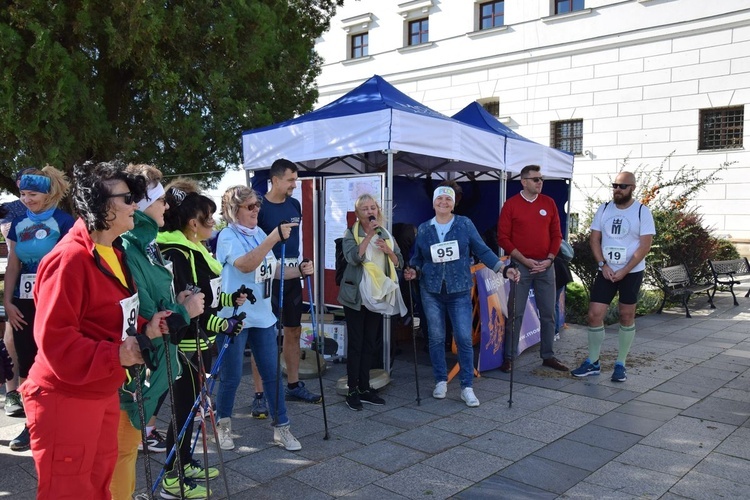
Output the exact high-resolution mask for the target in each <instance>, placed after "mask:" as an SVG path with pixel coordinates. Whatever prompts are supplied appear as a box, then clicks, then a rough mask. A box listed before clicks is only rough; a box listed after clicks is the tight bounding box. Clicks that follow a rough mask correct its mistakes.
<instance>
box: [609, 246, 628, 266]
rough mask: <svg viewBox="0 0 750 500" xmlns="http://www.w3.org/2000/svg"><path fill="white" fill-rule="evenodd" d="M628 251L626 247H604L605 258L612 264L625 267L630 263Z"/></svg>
mask: <svg viewBox="0 0 750 500" xmlns="http://www.w3.org/2000/svg"><path fill="white" fill-rule="evenodd" d="M627 253H628V249H627V248H625V247H604V258H605V259H607V262H609V263H610V264H617V265H623V264H627V263H628V255H627Z"/></svg>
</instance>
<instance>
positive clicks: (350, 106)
mask: <svg viewBox="0 0 750 500" xmlns="http://www.w3.org/2000/svg"><path fill="white" fill-rule="evenodd" d="M386 109H391V110H400V111H404V112H408V113H416V114H421V115H426V116H431V117H434V118H441V119H445V120H451V118H450V117H449V116H446V115H444V114H442V113H438V112H437V111H435V110H433V109H431V108H428V107H427V106H425V105H424V104H422V103H420V102H418V101H416V100H414V99H412V98H411V97H409V96H408V95H406V94H404V93H403V92H401V91H400V90H398V89H397V88H396V87H394V86H393V85H391V84H390V83H388V82H387V81H385V79H383V78H382V77H381V76H379V75H373V76H372V77H371V78H369V79H368V80H366V81H365V82H364V83H362V84H361V85H359V86H358V87H355V88H354V89H352V90H350V91H349V92H347V93H346V94H344V95H343V96H341V97H339V98H338V99H336V100H335V101H332V102H330V103H328V104H326V105H325V106H322V107H320V108H318V109H316V110H314V111H310V112H308V113H305V114H304V115H300V116H298V117H296V118H292V119H291V120H287V121H284V122H281V123H275V124H273V125H268V126H265V127H260V128H255V129H251V130H246V131H244V132H242V135H243V136H245V135H251V134H255V133H258V132H263V131H266V130H273V129H277V128H282V127H288V126H290V125H294V124H297V123H304V122H308V121H315V120H322V119H329V118H338V117H343V116H351V115H357V114H363V113H371V112H375V111H382V110H386Z"/></svg>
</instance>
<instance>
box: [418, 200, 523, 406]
mask: <svg viewBox="0 0 750 500" xmlns="http://www.w3.org/2000/svg"><path fill="white" fill-rule="evenodd" d="M455 201H456V194H455V191H454V190H453V189H452V188H450V187H447V186H440V187H438V188H437V189H435V192H434V194H433V197H432V206H433V208H434V209H435V217H434V218H432V219H430V220H428V221H426V222H423V223H422V224H421V225H420V226H419V229H418V231H417V241H416V243H415V246H414V256H413V257H412V259H411V265H412V267H413V268H411V269H407V270H405V271H404V278H405V279H407V280H410V279H414V278H417V277H419V283H420V291H421V293H422V308H423V310H424V313H425V315H426V316H427V317H428V318H429V319H430V321H429V324H428V329H429V332H428V333H429V335H428V336H429V349H430V360H431V361H432V373H433V376H434V377H435V382H436V385H435V390H434V391H433V392H432V397H434V398H436V399H444V398H445V396H446V393H447V391H448V371H447V367H446V363H445V348H444V345H445V313H446V312H447V313H448V315H449V316H450V320H451V324H452V325H453V337H454V339H455V341H456V345H457V347H458V364H459V366H460V371H459V379H460V381H461V399H462V400H463V401H464V402H465V403H466V405H467V406H470V407H474V406H479V400H478V399H477V397H476V396H475V395H474V389H473V388H472V383H473V380H474V349H473V347H472V345H471V332H472V325H471V309H472V304H471V287H472V286H473V281H472V277H471V254H474V255H476V256H477V257H478V258H479V260H480V261H481V262H482V263H483V264H484V265H486V266H487V267H489V268H490V269H492V270H493V271H495V272H498V271H499V270H500V269H502V268H503V264H502V263H501V262H500V259H499V258H498V256H497V255H495V254H494V253H493V252H492V250H490V249H489V247H487V245H485V244H484V241H483V240H482V237H481V236H479V232H478V231H477V229H476V227H474V224H473V223H472V222H471V220H470V219H469V218H468V217H463V216H461V215H454V214H453V207H454V206H455ZM505 269H507V271H505V270H504V271H503V275H504V276H506V277H508V276H510V277H511V278H512V279H514V280H515V279H516V275H515V273H516V271H515V269H512V270H511V269H508V268H507V267H506V268H505ZM506 273H507V274H506Z"/></svg>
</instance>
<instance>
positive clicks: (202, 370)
mask: <svg viewBox="0 0 750 500" xmlns="http://www.w3.org/2000/svg"><path fill="white" fill-rule="evenodd" d="M235 313H236V308H235ZM201 337H202V338H203V339H204V340H205V341H206V344H207V345H208V346H210V345H211V341H210V340H209V339H208V336H207V335H206V332H204V331H203V330H202V329H201V327H200V324H198V322H197V321H196V331H195V346H196V349H197V353H198V370H197V371H198V377H199V378H198V380H200V385H199V387H198V394H197V396H198V397H201V396H203V398H204V401H203V403H205V404H204V405H203V406H201V412H202V414H201V425H200V426H199V429H200V431H201V433H202V434H203V465H204V468H203V470H204V472H205V474H206V491H207V492H208V494H209V496H210V495H211V493H210V490H209V488H208V485H209V479H210V478H209V472H208V436H206V415H205V409H204V408H208V415H209V419H210V420H211V426H212V428H213V430H214V440H215V441H214V442H215V443H216V453H217V454H218V455H219V468H220V469H221V477H222V479H223V480H224V488H225V489H226V490H225V491H226V493H227V498H229V480H228V479H227V471H226V469H225V467H224V454H223V453H222V450H221V444H220V443H219V432H218V430H217V429H216V415H214V410H213V408H212V407H211V398H210V397H208V396H207V394H206V391H205V390H204V388H205V384H206V381H207V379H208V377H207V376H206V365H205V363H204V362H203V352H202V351H201ZM189 418H190V417H188V419H189ZM188 422H190V420H187V421H186V423H188ZM192 454H193V450H190V455H191V456H192Z"/></svg>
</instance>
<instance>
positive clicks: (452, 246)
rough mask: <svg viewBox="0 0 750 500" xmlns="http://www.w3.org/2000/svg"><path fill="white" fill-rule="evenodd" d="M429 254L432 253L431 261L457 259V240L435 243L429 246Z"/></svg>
mask: <svg viewBox="0 0 750 500" xmlns="http://www.w3.org/2000/svg"><path fill="white" fill-rule="evenodd" d="M430 254H431V255H432V262H435V263H438V262H450V261H452V260H458V241H456V240H451V241H444V242H443V243H435V244H434V245H432V246H431V247H430Z"/></svg>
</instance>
